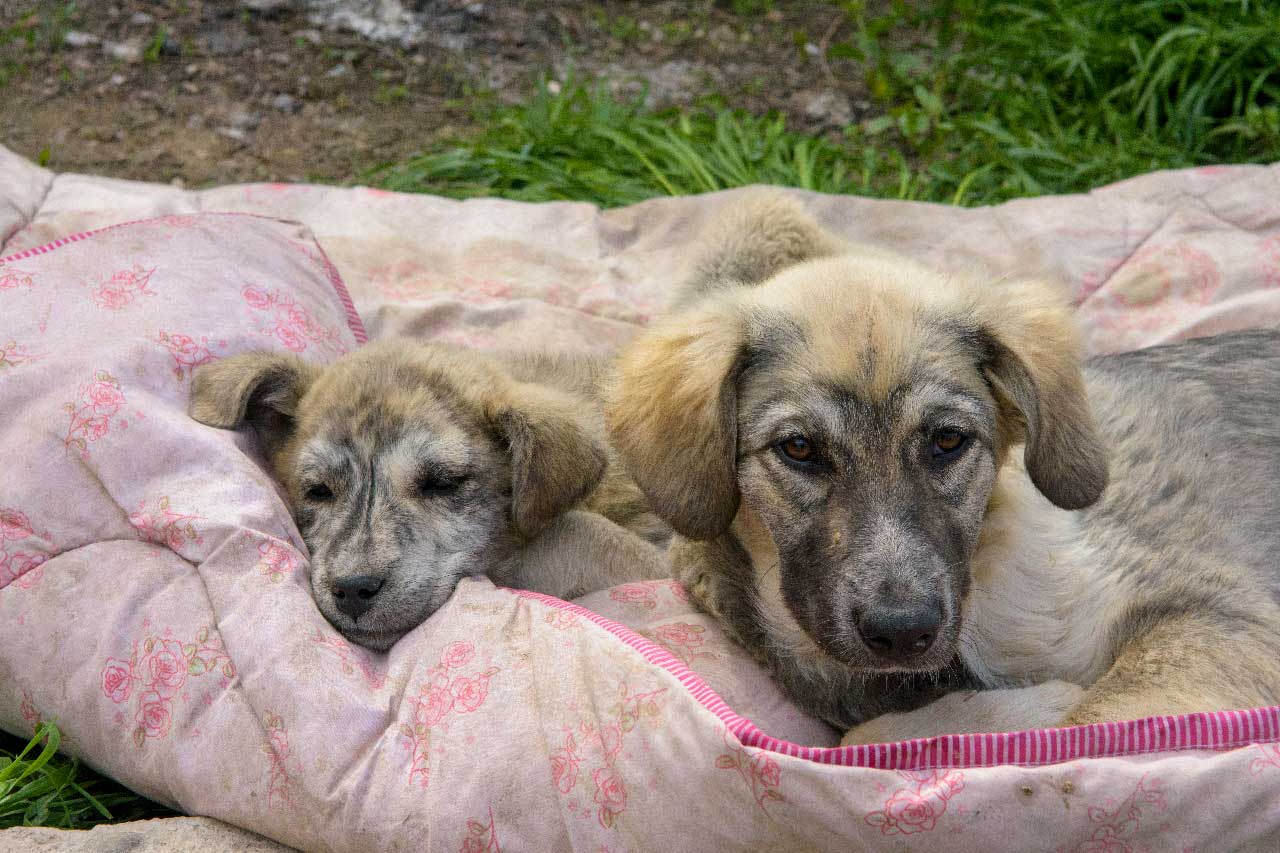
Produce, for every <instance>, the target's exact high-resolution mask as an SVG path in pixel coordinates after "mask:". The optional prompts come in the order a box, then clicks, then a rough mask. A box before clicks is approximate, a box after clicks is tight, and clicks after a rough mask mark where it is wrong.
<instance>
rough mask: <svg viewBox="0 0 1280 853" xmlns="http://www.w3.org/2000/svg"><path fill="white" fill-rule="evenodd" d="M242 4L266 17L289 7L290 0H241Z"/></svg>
mask: <svg viewBox="0 0 1280 853" xmlns="http://www.w3.org/2000/svg"><path fill="white" fill-rule="evenodd" d="M240 5H241V6H242V7H244V8H245V9H248V10H249V11H250V12H254V13H256V14H258V15H262V16H264V17H270V16H272V15H278V14H280V13H281V12H283V11H285V10H286V9H288V8H289V0H240Z"/></svg>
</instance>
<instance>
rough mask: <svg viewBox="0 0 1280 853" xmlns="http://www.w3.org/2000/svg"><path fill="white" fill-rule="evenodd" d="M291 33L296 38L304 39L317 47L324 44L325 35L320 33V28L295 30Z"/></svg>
mask: <svg viewBox="0 0 1280 853" xmlns="http://www.w3.org/2000/svg"><path fill="white" fill-rule="evenodd" d="M289 35H290V36H292V37H293V38H295V39H302V40H303V41H305V42H307V43H308V44H312V45H315V46H316V47H319V46H320V45H322V44H324V36H322V35H320V31H319V30H294V31H293V32H291V33H289Z"/></svg>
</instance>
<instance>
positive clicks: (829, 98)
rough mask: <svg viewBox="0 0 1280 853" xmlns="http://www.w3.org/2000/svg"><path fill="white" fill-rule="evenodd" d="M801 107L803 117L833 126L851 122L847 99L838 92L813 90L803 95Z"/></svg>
mask: <svg viewBox="0 0 1280 853" xmlns="http://www.w3.org/2000/svg"><path fill="white" fill-rule="evenodd" d="M801 109H803V110H804V115H805V118H807V119H809V120H810V121H816V122H822V123H824V124H827V125H830V126H833V127H845V126H847V125H849V124H850V123H852V122H853V110H852V108H851V107H850V105H849V99H848V98H846V97H845V96H844V95H841V94H839V93H838V92H831V91H826V92H814V93H812V94H809V95H807V96H804V97H803V100H802V103H801Z"/></svg>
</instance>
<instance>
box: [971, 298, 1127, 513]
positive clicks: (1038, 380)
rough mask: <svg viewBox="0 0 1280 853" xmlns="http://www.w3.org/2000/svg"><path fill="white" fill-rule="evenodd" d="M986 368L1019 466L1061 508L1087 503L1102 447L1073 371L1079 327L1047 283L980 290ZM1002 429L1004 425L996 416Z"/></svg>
mask: <svg viewBox="0 0 1280 853" xmlns="http://www.w3.org/2000/svg"><path fill="white" fill-rule="evenodd" d="M981 314H982V317H981V320H980V322H981V324H982V328H983V333H984V337H985V339H986V340H985V343H986V344H987V361H986V365H985V368H986V373H987V377H988V379H989V381H990V382H991V385H992V387H993V389H994V390H995V392H996V396H997V397H998V398H1000V400H999V401H1000V404H1001V409H1002V410H1004V412H1002V421H1008V420H1010V418H1008V417H1006V416H1005V415H1007V414H1010V413H1009V412H1008V410H1009V409H1010V408H1011V409H1012V410H1013V411H1012V413H1011V414H1013V415H1014V418H1013V419H1014V420H1017V421H1020V423H1019V424H1015V425H1013V429H1014V430H1015V431H1016V430H1020V431H1021V433H1022V435H1021V438H1022V439H1023V440H1024V441H1025V448H1026V468H1027V474H1028V475H1029V476H1030V477H1031V481H1032V482H1033V483H1035V486H1036V488H1037V489H1039V490H1040V493H1041V494H1043V495H1044V496H1045V497H1046V498H1048V499H1049V500H1051V501H1053V503H1054V504H1056V505H1057V506H1060V507H1062V508H1063V509H1082V508H1084V507H1087V506H1089V505H1091V504H1093V503H1094V502H1095V501H1097V500H1098V498H1099V497H1100V496H1101V495H1102V492H1103V490H1104V489H1105V488H1106V486H1107V478H1108V460H1107V450H1106V447H1104V446H1103V444H1102V441H1101V439H1100V438H1099V436H1098V431H1097V428H1096V426H1095V425H1094V421H1093V415H1092V413H1091V412H1090V410H1089V401H1088V399H1087V397H1086V394H1085V387H1084V377H1083V375H1082V373H1081V355H1080V341H1079V333H1078V331H1077V328H1076V324H1075V321H1074V319H1073V318H1072V316H1071V313H1070V309H1069V308H1068V306H1067V304H1066V302H1065V301H1064V300H1063V298H1062V296H1061V295H1060V294H1059V293H1058V292H1057V290H1056V289H1055V288H1053V287H1052V286H1051V285H1049V284H1047V283H1044V282H1038V281H1026V282H1015V283H1010V284H999V285H993V286H992V287H991V289H990V290H989V291H987V292H986V293H985V294H984V296H983V308H982V310H981ZM1001 430H1002V432H1005V433H1006V434H1007V433H1008V432H1009V431H1010V425H1008V424H1006V423H1002V425H1001Z"/></svg>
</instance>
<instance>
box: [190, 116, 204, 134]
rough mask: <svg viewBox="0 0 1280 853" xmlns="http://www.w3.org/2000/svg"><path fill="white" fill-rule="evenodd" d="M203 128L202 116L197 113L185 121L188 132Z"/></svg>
mask: <svg viewBox="0 0 1280 853" xmlns="http://www.w3.org/2000/svg"><path fill="white" fill-rule="evenodd" d="M202 127H204V116H202V115H200V114H199V113H192V114H191V118H189V119H187V129H188V130H199V129H200V128H202Z"/></svg>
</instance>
